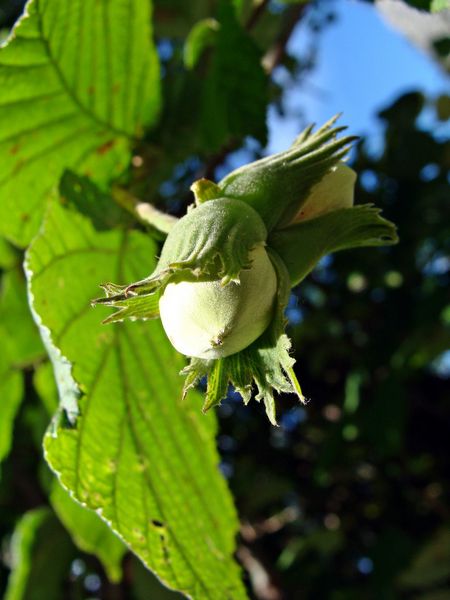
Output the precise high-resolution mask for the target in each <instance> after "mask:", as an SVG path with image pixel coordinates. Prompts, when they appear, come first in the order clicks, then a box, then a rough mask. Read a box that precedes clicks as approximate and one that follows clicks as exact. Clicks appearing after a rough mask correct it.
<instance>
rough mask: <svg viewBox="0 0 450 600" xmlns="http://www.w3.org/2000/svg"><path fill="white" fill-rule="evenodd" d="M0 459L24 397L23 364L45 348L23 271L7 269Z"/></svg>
mask: <svg viewBox="0 0 450 600" xmlns="http://www.w3.org/2000/svg"><path fill="white" fill-rule="evenodd" d="M0 340H1V351H0V461H2V460H3V459H4V458H6V456H7V455H8V453H9V451H10V448H11V441H12V432H13V425H14V419H15V416H16V413H17V411H18V410H19V407H20V402H21V400H22V397H23V391H24V386H23V376H22V373H21V368H23V367H25V366H27V365H29V364H32V363H33V362H34V361H36V360H37V359H39V358H40V357H42V355H43V352H44V349H43V347H42V343H41V340H40V338H39V334H38V330H37V327H36V325H35V324H34V323H33V320H32V318H31V315H30V311H29V307H28V303H27V296H26V288H25V280H24V277H23V273H22V272H21V271H19V270H18V269H12V270H10V271H7V272H5V273H3V276H2V278H1V294H0Z"/></svg>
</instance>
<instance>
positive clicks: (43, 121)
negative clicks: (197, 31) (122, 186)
mask: <svg viewBox="0 0 450 600" xmlns="http://www.w3.org/2000/svg"><path fill="white" fill-rule="evenodd" d="M150 8H151V2H150V0H148V1H146V2H140V1H139V0H101V1H97V0H74V1H72V2H58V1H57V0H31V1H30V2H29V3H28V4H27V6H26V12H25V14H24V16H23V17H22V18H21V19H20V21H19V23H18V25H17V26H16V27H15V28H14V30H13V32H12V34H11V36H10V38H9V40H8V43H7V44H6V45H5V46H4V47H3V48H2V49H1V50H0V90H1V92H0V115H1V116H0V160H1V164H2V169H1V174H0V231H1V233H3V234H4V235H5V236H6V237H8V238H9V239H10V240H12V241H14V242H15V243H17V244H19V245H26V244H27V243H28V242H29V241H30V239H31V237H32V236H33V234H34V233H35V232H36V230H37V227H38V226H39V223H40V220H41V217H42V211H43V205H44V200H45V198H46V196H47V195H48V194H49V192H51V191H52V190H53V189H54V188H55V186H57V184H58V181H59V177H60V175H61V173H62V171H63V170H64V168H67V167H70V168H72V169H75V170H77V171H78V172H80V173H84V174H89V175H91V176H92V177H93V178H94V179H95V180H96V181H97V182H99V183H106V182H108V181H110V180H111V179H113V178H114V177H116V176H117V175H118V174H120V173H121V172H122V170H123V168H124V166H125V165H126V164H127V161H128V158H129V147H130V144H131V143H133V141H135V139H136V138H137V137H139V136H140V135H141V134H142V130H143V126H144V125H149V124H152V123H153V122H154V121H155V119H156V117H157V113H158V108H159V69H158V60H157V56H156V51H155V48H154V46H153V44H152V41H151V36H152V32H151V28H150V25H149V24H150V22H151V21H150V17H151V15H150Z"/></svg>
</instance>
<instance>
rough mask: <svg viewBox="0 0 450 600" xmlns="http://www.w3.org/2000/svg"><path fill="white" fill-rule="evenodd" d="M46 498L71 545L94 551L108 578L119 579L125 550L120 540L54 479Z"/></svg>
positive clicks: (92, 512)
mask: <svg viewBox="0 0 450 600" xmlns="http://www.w3.org/2000/svg"><path fill="white" fill-rule="evenodd" d="M50 501H51V504H52V507H53V509H54V511H55V513H56V514H57V515H58V518H59V520H60V521H61V523H62V524H63V525H64V527H65V528H66V530H67V531H68V532H69V534H70V535H71V537H72V540H73V541H74V543H75V545H76V546H77V547H78V548H79V549H80V550H82V551H83V552H87V553H89V554H95V555H96V556H97V557H98V559H99V560H100V561H101V563H102V564H103V566H104V568H105V571H106V573H107V575H108V578H109V580H110V581H112V582H119V581H120V580H121V579H122V566H121V562H122V558H123V555H124V554H125V552H126V550H127V549H126V547H125V545H124V544H123V542H122V541H121V540H120V539H119V538H118V537H117V536H116V535H115V534H114V533H113V532H112V531H111V529H110V528H109V527H108V525H107V524H106V523H105V522H104V521H102V520H101V519H100V517H99V516H98V515H97V514H96V513H95V512H94V511H92V510H89V509H88V508H84V507H83V506H81V504H78V502H75V500H73V499H72V498H71V497H70V495H69V493H68V492H66V491H65V490H64V489H63V488H62V487H61V485H60V484H59V483H58V482H57V481H54V484H53V487H52V491H51V495H50Z"/></svg>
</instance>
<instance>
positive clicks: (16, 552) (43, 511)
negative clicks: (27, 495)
mask: <svg viewBox="0 0 450 600" xmlns="http://www.w3.org/2000/svg"><path fill="white" fill-rule="evenodd" d="M74 550H75V549H74V546H73V544H72V543H71V541H70V538H69V536H68V535H67V533H66V532H65V531H64V529H63V528H62V527H61V525H60V524H59V522H58V521H57V519H56V518H55V516H54V515H53V514H52V512H51V511H50V510H49V509H48V508H37V509H35V510H32V511H30V512H27V513H25V515H24V516H23V517H22V519H21V520H20V521H19V523H18V525H17V527H16V529H15V531H14V535H13V538H12V543H11V562H12V564H11V574H10V576H9V580H8V587H7V589H6V593H5V596H4V600H43V599H44V598H45V600H60V599H61V598H62V597H63V593H64V592H63V582H64V580H65V579H66V577H68V575H69V567H70V563H71V561H72V559H73V558H74V555H75V552H74Z"/></svg>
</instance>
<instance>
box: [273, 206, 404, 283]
mask: <svg viewBox="0 0 450 600" xmlns="http://www.w3.org/2000/svg"><path fill="white" fill-rule="evenodd" d="M380 212H381V211H380V209H378V208H374V207H373V206H372V205H370V204H364V205H362V206H355V207H352V208H343V209H339V210H335V211H332V212H330V213H327V214H325V215H322V216H319V217H316V218H314V219H310V220H307V221H303V222H299V223H296V224H295V225H292V226H290V227H286V228H285V229H280V230H278V231H275V232H274V233H273V234H272V235H271V236H270V237H269V241H268V244H269V246H270V247H271V248H273V249H274V250H275V251H276V252H277V253H278V254H279V256H280V257H281V258H282V259H283V262H284V263H285V265H286V267H287V269H288V271H289V275H290V277H291V282H292V285H296V284H297V283H299V282H300V281H301V280H302V279H304V278H305V277H306V276H307V275H308V273H309V272H310V271H312V269H313V268H314V267H315V265H316V264H317V263H318V261H319V260H320V259H321V258H322V257H323V256H325V255H326V254H330V253H331V252H337V251H338V250H345V249H347V248H358V247H361V246H386V245H389V244H396V243H397V242H398V237H397V233H396V228H395V225H393V224H392V223H391V222H390V221H387V220H386V219H383V217H381V216H380Z"/></svg>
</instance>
